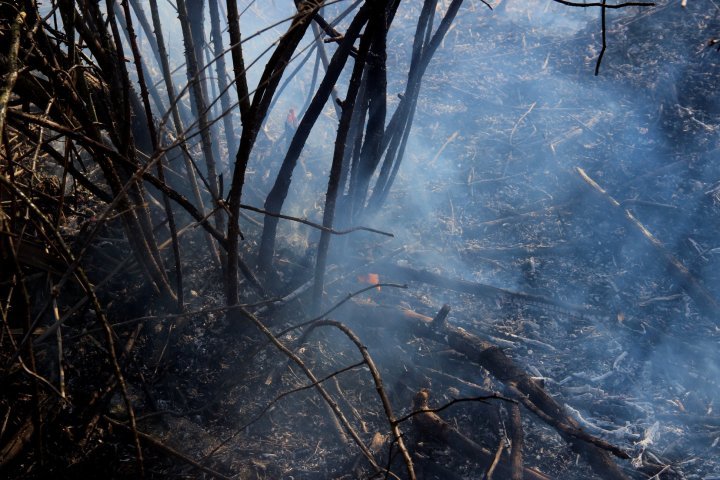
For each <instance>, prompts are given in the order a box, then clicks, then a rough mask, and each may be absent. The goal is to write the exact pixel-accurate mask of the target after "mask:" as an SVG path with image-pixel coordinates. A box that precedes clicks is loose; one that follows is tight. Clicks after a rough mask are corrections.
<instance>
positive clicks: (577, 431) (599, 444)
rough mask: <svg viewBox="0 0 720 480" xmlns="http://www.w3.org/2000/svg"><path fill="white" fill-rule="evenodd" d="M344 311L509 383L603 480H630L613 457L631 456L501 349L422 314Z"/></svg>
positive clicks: (355, 309)
mask: <svg viewBox="0 0 720 480" xmlns="http://www.w3.org/2000/svg"><path fill="white" fill-rule="evenodd" d="M342 308H343V309H345V307H342ZM363 310H365V311H364V314H363ZM344 311H345V312H348V313H350V314H351V315H352V316H353V317H355V318H361V319H362V320H360V321H361V322H362V323H363V325H364V326H375V325H377V326H380V327H382V328H388V327H390V326H392V325H393V324H402V327H403V329H404V331H406V332H409V333H411V334H413V335H415V336H419V337H425V338H429V339H431V340H433V341H436V342H439V343H442V344H445V345H448V346H449V347H450V348H452V349H453V350H455V351H457V352H459V353H461V354H463V355H464V356H465V357H466V358H468V360H470V361H471V362H473V363H476V364H477V365H480V366H482V367H483V368H485V369H487V370H488V371H489V372H490V373H491V374H492V375H493V376H494V377H495V378H496V379H498V380H499V381H501V382H502V383H504V384H505V385H506V387H507V388H508V391H509V392H510V393H511V394H513V395H514V398H515V399H517V400H518V401H519V402H520V403H521V404H522V405H523V406H525V407H526V408H528V409H529V410H530V411H532V412H533V413H535V414H536V415H537V416H539V417H540V419H541V420H543V421H544V422H546V423H548V424H549V425H551V426H552V427H553V428H555V429H556V430H557V431H558V433H559V434H560V435H561V436H562V437H563V438H564V439H565V440H566V441H567V442H568V443H569V444H570V445H571V446H572V448H573V450H574V451H575V452H577V453H579V454H580V455H582V456H583V458H585V460H586V461H587V462H588V463H589V464H590V466H591V467H592V468H593V469H594V470H595V472H596V473H597V474H598V475H600V476H601V477H602V478H606V479H610V480H627V476H626V475H625V474H624V473H623V472H622V471H621V470H620V468H619V467H618V465H617V464H616V463H615V462H614V461H613V460H612V458H611V457H610V455H609V453H608V452H612V453H613V454H614V455H615V456H617V457H619V458H623V459H629V458H630V457H629V456H628V455H627V453H625V452H624V451H622V450H621V449H619V448H618V447H615V446H613V445H611V444H610V443H608V442H605V441H604V440H601V439H599V438H597V437H594V436H592V435H589V434H587V433H586V432H584V431H583V430H582V429H581V427H580V425H579V424H578V422H577V421H576V420H575V419H574V418H572V417H571V416H569V415H568V414H567V413H566V412H565V409H564V408H563V407H562V406H561V405H560V404H559V403H558V402H557V401H555V399H554V398H553V397H551V396H550V395H549V394H548V393H547V392H546V391H545V390H544V389H543V388H542V386H540V384H538V383H537V382H535V381H534V380H533V379H532V378H531V376H530V375H528V374H527V373H526V372H525V371H524V370H523V369H522V368H520V367H519V366H518V365H516V364H515V362H514V361H513V360H512V359H511V358H509V357H508V356H507V355H505V353H504V352H503V351H502V350H501V349H500V348H499V347H498V346H496V345H494V344H492V343H490V342H488V341H485V340H483V339H481V338H480V337H478V336H476V335H473V334H472V333H469V332H467V331H465V330H463V329H461V328H457V327H452V326H449V325H444V324H442V322H438V323H435V322H432V319H431V318H430V317H425V316H424V315H420V314H416V315H408V314H407V313H406V312H404V311H402V310H401V309H390V308H388V309H382V314H381V315H368V312H367V310H366V309H363V307H360V306H356V307H355V308H354V309H353V308H350V309H345V310H344Z"/></svg>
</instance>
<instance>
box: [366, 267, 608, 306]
mask: <svg viewBox="0 0 720 480" xmlns="http://www.w3.org/2000/svg"><path fill="white" fill-rule="evenodd" d="M373 268H375V269H376V270H378V272H379V273H380V274H381V275H384V276H386V277H389V278H393V279H401V280H402V281H403V282H420V283H427V284H430V285H435V286H437V287H440V288H447V289H450V290H454V291H456V292H462V293H469V294H471V295H477V296H481V297H493V298H494V297H502V298H509V299H512V300H516V301H521V302H524V303H529V304H540V305H546V306H549V307H554V308H557V309H560V310H563V311H565V312H569V313H575V314H579V315H583V314H588V315H593V314H597V312H594V311H591V310H590V309H588V308H585V307H583V306H580V305H573V304H569V303H565V302H563V301H560V300H556V299H554V298H550V297H545V296H542V295H534V294H531V293H525V292H518V291H514V290H508V289H505V288H499V287H493V286H492V285H486V284H484V283H476V282H468V281H467V280H460V279H455V278H447V277H443V276H442V275H438V274H437V273H432V272H429V271H427V270H420V269H416V268H411V267H405V266H402V265H397V264H392V263H383V264H377V265H375V266H374V267H373ZM381 278H384V277H381Z"/></svg>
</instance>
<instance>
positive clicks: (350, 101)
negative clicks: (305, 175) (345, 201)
mask: <svg viewBox="0 0 720 480" xmlns="http://www.w3.org/2000/svg"><path fill="white" fill-rule="evenodd" d="M371 38H372V36H371V35H369V34H368V32H367V31H366V32H365V34H364V35H363V36H362V40H361V41H360V49H359V50H360V51H359V53H358V55H357V57H356V58H355V65H354V66H353V71H352V75H351V77H350V84H349V85H348V91H347V95H346V97H345V100H344V101H343V102H342V106H341V111H342V114H341V115H340V124H339V126H338V132H337V136H336V137H335V150H334V152H333V160H332V166H331V167H330V175H329V177H328V186H327V193H326V194H325V209H324V210H323V226H324V227H325V228H332V226H333V219H334V217H335V204H336V201H337V195H338V191H339V189H340V173H341V170H342V164H343V159H344V158H345V148H346V143H347V138H348V132H349V130H350V124H351V121H352V117H353V113H354V110H355V99H356V98H357V95H358V91H359V90H360V84H361V83H362V74H363V70H364V69H365V60H366V58H367V54H368V51H369V49H370V39H371ZM329 246H330V233H329V232H327V231H323V232H322V233H321V235H320V241H319V242H318V251H317V258H316V262H315V284H314V287H313V297H312V299H313V310H314V312H315V313H319V312H320V308H321V304H322V294H323V288H324V284H325V282H324V279H325V265H326V263H327V254H328V247H329Z"/></svg>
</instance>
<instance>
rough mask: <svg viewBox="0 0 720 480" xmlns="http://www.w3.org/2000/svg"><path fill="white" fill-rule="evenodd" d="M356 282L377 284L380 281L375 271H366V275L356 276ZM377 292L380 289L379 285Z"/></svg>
mask: <svg viewBox="0 0 720 480" xmlns="http://www.w3.org/2000/svg"><path fill="white" fill-rule="evenodd" d="M357 280H358V282H360V283H367V284H369V285H377V284H378V283H380V275H378V274H377V273H368V274H367V275H358V277H357ZM377 290H378V292H379V291H380V290H381V288H380V287H377Z"/></svg>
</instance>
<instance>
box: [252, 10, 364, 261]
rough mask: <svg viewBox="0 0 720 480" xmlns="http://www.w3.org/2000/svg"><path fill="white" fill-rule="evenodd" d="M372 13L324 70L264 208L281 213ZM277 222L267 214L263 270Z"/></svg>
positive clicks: (357, 23)
mask: <svg viewBox="0 0 720 480" xmlns="http://www.w3.org/2000/svg"><path fill="white" fill-rule="evenodd" d="M369 13H370V8H368V6H367V4H366V5H363V6H362V8H360V10H359V11H358V13H357V15H356V16H355V18H354V19H353V21H352V22H351V24H350V26H349V27H348V29H347V32H345V37H344V38H343V41H342V42H341V43H340V45H339V46H338V48H337V50H336V51H335V54H334V55H333V58H332V61H331V62H330V65H329V66H328V70H327V72H326V73H325V77H323V80H322V82H320V86H319V87H318V90H317V92H316V93H315V96H314V97H313V100H312V102H311V103H310V106H309V107H308V109H307V112H305V115H304V116H303V117H302V119H301V120H300V125H298V128H297V131H296V132H295V135H294V136H293V139H292V141H291V142H290V147H289V149H288V152H287V154H286V155H285V158H284V159H283V162H282V165H281V166H280V171H279V172H278V175H277V178H276V179H275V183H274V184H273V187H272V189H271V190H270V193H269V194H268V196H267V198H266V200H265V210H268V211H270V212H273V213H280V210H281V209H282V206H283V203H284V202H285V198H286V197H287V194H288V190H289V189H290V182H291V181H292V173H293V170H294V169H295V165H296V164H297V160H298V158H299V157H300V153H301V152H302V150H303V147H304V146H305V142H306V141H307V138H308V136H309V135H310V131H311V130H312V127H313V125H315V122H316V121H317V119H318V117H319V116H320V114H321V113H322V109H323V107H324V105H325V103H326V102H327V99H328V98H329V96H330V92H331V91H332V88H333V86H334V85H335V83H336V82H337V80H338V78H339V77H340V74H341V73H342V70H343V67H344V66H345V63H346V62H347V59H348V56H349V55H350V47H351V46H352V45H353V43H354V41H355V39H357V37H358V35H359V34H360V30H361V29H362V27H363V26H364V25H365V23H366V22H367V20H368V17H369ZM277 224H278V220H277V218H274V217H265V222H264V225H263V233H262V239H261V242H260V251H259V258H258V264H259V266H260V269H261V270H262V271H265V272H268V271H269V270H270V268H271V265H272V257H273V252H274V250H275V234H276V232H277Z"/></svg>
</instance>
